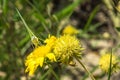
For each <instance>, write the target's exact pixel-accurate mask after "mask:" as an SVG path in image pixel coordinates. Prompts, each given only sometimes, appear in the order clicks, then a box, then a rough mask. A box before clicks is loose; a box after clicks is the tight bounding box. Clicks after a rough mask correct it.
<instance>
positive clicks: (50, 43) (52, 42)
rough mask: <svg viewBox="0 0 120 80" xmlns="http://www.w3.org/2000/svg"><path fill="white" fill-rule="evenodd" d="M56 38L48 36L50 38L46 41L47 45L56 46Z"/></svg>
mask: <svg viewBox="0 0 120 80" xmlns="http://www.w3.org/2000/svg"><path fill="white" fill-rule="evenodd" d="M56 39H57V38H56V37H55V36H50V35H49V36H48V38H47V39H46V40H45V41H44V43H46V45H48V46H51V47H52V46H53V45H54V43H55V41H56Z"/></svg>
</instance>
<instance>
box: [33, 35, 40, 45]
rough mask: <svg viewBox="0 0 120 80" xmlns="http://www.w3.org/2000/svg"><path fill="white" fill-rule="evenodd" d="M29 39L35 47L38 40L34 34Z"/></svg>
mask: <svg viewBox="0 0 120 80" xmlns="http://www.w3.org/2000/svg"><path fill="white" fill-rule="evenodd" d="M31 41H32V43H33V44H34V45H35V46H36V47H37V46H38V45H39V40H38V38H37V37H36V36H32V37H31Z"/></svg>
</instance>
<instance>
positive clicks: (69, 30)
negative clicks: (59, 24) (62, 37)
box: [62, 25, 79, 35]
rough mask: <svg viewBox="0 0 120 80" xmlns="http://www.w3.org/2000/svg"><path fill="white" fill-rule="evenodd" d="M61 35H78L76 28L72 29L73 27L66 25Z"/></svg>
mask: <svg viewBox="0 0 120 80" xmlns="http://www.w3.org/2000/svg"><path fill="white" fill-rule="evenodd" d="M62 33H63V34H69V35H75V34H78V33H79V31H78V30H77V29H76V28H74V27H73V26H71V25H68V26H66V27H65V29H64V30H63V32H62Z"/></svg>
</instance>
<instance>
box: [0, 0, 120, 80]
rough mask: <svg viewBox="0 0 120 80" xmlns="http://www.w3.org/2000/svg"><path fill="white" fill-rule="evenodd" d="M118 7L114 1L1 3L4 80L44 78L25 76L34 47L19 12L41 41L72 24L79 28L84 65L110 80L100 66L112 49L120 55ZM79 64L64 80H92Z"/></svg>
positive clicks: (10, 0)
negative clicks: (29, 55)
mask: <svg viewBox="0 0 120 80" xmlns="http://www.w3.org/2000/svg"><path fill="white" fill-rule="evenodd" d="M116 4H117V3H116ZM116 4H115V5H114V4H113V2H112V0H0V80H39V77H40V76H41V74H40V72H39V70H37V71H36V73H35V76H32V77H29V76H28V74H27V73H25V65H24V61H25V58H26V56H27V55H28V54H29V53H30V52H31V51H32V50H33V45H32V43H31V39H30V36H29V34H28V32H27V30H26V28H25V26H24V24H23V22H22V21H21V19H20V17H19V15H18V13H17V11H16V8H17V9H18V10H19V11H20V13H21V15H22V17H23V18H24V20H25V21H26V23H27V25H28V26H29V28H30V29H31V30H32V31H33V32H34V34H35V35H36V36H37V37H39V38H41V39H45V38H46V37H47V36H48V34H53V35H56V34H59V33H61V31H62V29H64V27H65V26H66V25H68V24H71V25H73V26H74V27H75V28H77V29H78V30H79V32H80V33H79V34H78V35H77V37H78V38H79V39H80V40H81V42H82V45H83V47H84V48H85V50H84V51H83V62H84V63H85V65H86V66H87V67H88V69H90V71H92V73H93V75H94V76H95V78H96V79H97V80H107V76H106V74H104V73H103V72H102V71H101V70H100V69H99V68H98V62H99V58H100V56H101V54H103V53H105V52H108V51H111V49H113V53H115V54H116V55H118V56H119V55H120V50H119V47H120V44H119V43H120V38H119V34H120V33H119V30H120V13H119V12H118V11H117V10H116V9H115V6H116ZM56 17H57V18H56ZM61 26H62V27H61ZM59 28H60V29H59ZM58 29H59V30H60V31H59V33H56V31H57V30H58ZM76 64H77V66H75V67H71V66H68V67H65V69H64V70H63V71H62V72H60V74H61V79H60V80H90V78H89V77H88V76H87V75H86V72H85V71H84V69H83V68H82V67H81V65H79V64H78V63H77V62H76ZM113 79H114V80H119V79H120V72H117V73H115V74H113V75H112V76H111V80H113ZM45 80H54V79H50V78H49V79H45Z"/></svg>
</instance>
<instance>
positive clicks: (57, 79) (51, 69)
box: [49, 66, 60, 80]
mask: <svg viewBox="0 0 120 80" xmlns="http://www.w3.org/2000/svg"><path fill="white" fill-rule="evenodd" d="M49 69H50V71H51V72H52V74H53V75H54V76H55V78H56V80H60V79H59V77H58V75H56V73H55V72H54V70H53V68H52V67H51V66H49Z"/></svg>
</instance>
